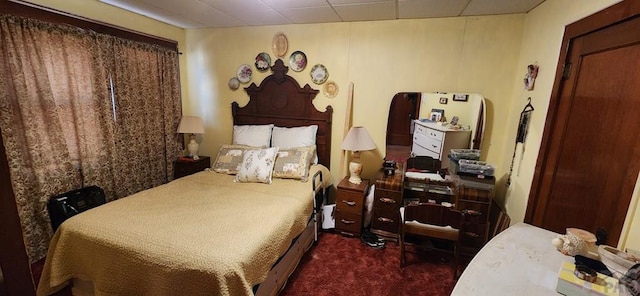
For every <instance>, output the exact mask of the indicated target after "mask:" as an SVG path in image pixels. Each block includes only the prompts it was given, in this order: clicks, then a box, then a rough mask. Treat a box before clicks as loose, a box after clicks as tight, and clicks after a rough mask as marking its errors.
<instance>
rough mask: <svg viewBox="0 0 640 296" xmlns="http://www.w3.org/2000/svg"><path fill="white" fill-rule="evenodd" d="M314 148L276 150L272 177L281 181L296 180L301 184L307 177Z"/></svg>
mask: <svg viewBox="0 0 640 296" xmlns="http://www.w3.org/2000/svg"><path fill="white" fill-rule="evenodd" d="M315 148H316V146H315V145H313V146H307V147H298V148H290V149H280V150H278V157H276V162H275V165H274V166H273V177H274V178H282V179H297V180H301V181H303V182H306V181H307V178H308V177H309V166H310V165H311V160H312V159H313V155H315Z"/></svg>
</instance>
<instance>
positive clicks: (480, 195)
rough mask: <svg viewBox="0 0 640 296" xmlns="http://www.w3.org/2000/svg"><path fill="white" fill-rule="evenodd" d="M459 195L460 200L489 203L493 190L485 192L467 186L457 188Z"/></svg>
mask: <svg viewBox="0 0 640 296" xmlns="http://www.w3.org/2000/svg"><path fill="white" fill-rule="evenodd" d="M459 194H460V198H461V199H466V200H475V201H480V202H486V203H488V202H491V198H492V196H493V190H485V189H479V188H471V187H467V186H460V187H459Z"/></svg>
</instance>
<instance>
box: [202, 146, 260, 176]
mask: <svg viewBox="0 0 640 296" xmlns="http://www.w3.org/2000/svg"><path fill="white" fill-rule="evenodd" d="M260 149H261V148H260V147H251V146H245V145H222V147H220V151H218V157H216V161H215V162H214V163H213V166H212V167H211V168H212V169H213V171H214V172H217V173H223V174H229V175H235V174H236V173H238V166H239V165H240V163H242V155H243V154H244V152H245V151H247V150H260Z"/></svg>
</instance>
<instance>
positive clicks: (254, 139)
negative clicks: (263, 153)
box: [232, 124, 273, 147]
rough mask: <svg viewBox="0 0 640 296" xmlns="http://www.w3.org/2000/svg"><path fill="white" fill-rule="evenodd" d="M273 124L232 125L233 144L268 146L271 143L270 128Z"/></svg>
mask: <svg viewBox="0 0 640 296" xmlns="http://www.w3.org/2000/svg"><path fill="white" fill-rule="evenodd" d="M272 129H273V124H264V125H234V126H233V142H232V144H234V145H247V146H254V147H269V146H270V145H269V144H270V143H271V130H272Z"/></svg>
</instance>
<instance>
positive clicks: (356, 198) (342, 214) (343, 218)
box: [335, 177, 369, 236]
mask: <svg viewBox="0 0 640 296" xmlns="http://www.w3.org/2000/svg"><path fill="white" fill-rule="evenodd" d="M368 191H369V180H367V179H362V183H360V184H353V183H350V182H349V177H345V178H344V179H342V181H340V184H338V189H337V197H336V212H335V217H336V232H338V233H341V234H342V235H346V236H360V233H362V220H363V219H362V214H363V209H364V199H365V196H366V195H367V192H368Z"/></svg>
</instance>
